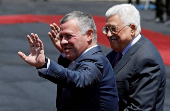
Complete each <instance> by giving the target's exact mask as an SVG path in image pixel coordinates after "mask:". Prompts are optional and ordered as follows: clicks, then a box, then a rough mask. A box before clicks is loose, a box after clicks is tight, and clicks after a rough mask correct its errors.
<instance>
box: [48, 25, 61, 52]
mask: <svg viewBox="0 0 170 111" xmlns="http://www.w3.org/2000/svg"><path fill="white" fill-rule="evenodd" d="M50 27H51V29H52V30H51V32H48V35H49V36H50V38H51V41H52V42H53V44H54V46H55V47H56V48H57V49H58V50H59V51H60V52H61V53H63V50H62V48H61V45H60V37H59V33H60V28H59V27H58V26H57V24H55V23H53V24H50Z"/></svg>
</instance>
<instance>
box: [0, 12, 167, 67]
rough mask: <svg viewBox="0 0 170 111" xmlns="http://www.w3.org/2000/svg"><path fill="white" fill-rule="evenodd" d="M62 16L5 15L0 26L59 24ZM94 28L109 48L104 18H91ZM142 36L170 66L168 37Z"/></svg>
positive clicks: (145, 33)
mask: <svg viewBox="0 0 170 111" xmlns="http://www.w3.org/2000/svg"><path fill="white" fill-rule="evenodd" d="M62 17H63V15H7V16H0V24H17V23H34V22H42V23H47V24H50V23H54V22H55V23H57V24H59V21H60V19H61V18H62ZM93 18H94V20H95V23H96V26H97V34H98V43H99V44H102V45H105V46H107V47H110V46H109V42H108V40H107V38H106V36H105V35H104V34H103V33H102V27H104V26H105V21H106V19H105V17H102V16H93ZM142 34H143V35H144V36H145V37H147V38H148V39H150V40H151V41H152V42H153V44H154V45H155V46H156V47H157V49H158V50H159V52H160V54H161V56H162V58H163V60H164V63H165V65H169V66H170V57H169V56H168V55H170V36H167V35H164V34H161V33H158V32H154V31H151V30H148V29H143V28H142Z"/></svg>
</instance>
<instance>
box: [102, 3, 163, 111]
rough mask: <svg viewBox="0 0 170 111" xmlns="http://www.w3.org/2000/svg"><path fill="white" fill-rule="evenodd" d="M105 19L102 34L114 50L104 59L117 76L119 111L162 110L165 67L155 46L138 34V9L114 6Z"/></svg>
mask: <svg viewBox="0 0 170 111" xmlns="http://www.w3.org/2000/svg"><path fill="white" fill-rule="evenodd" d="M106 17H107V21H106V26H105V27H104V28H103V33H104V34H106V36H107V38H108V40H109V42H110V46H111V48H112V49H113V50H112V51H111V52H110V53H109V54H108V55H107V58H108V59H109V61H110V63H111V64H112V66H113V69H114V73H115V75H116V82H117V88H118V94H119V100H120V101H119V110H120V111H163V107H164V98H165V84H166V76H165V66H164V63H163V60H162V57H161V55H160V53H159V52H158V50H157V49H156V47H155V46H154V45H153V44H152V42H151V41H150V40H149V39H147V38H145V37H144V35H142V34H141V33H140V32H141V26H140V14H139V12H138V10H137V9H136V8H135V7H134V6H133V5H131V4H120V5H115V6H113V7H111V8H110V9H108V11H107V12H106ZM119 55H121V56H119ZM120 58H121V59H120ZM118 59H119V62H117V61H118Z"/></svg>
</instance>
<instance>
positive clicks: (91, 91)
mask: <svg viewBox="0 0 170 111" xmlns="http://www.w3.org/2000/svg"><path fill="white" fill-rule="evenodd" d="M50 26H51V28H52V31H51V32H49V36H50V38H51V40H52V42H53V43H54V45H55V46H56V48H57V49H58V50H59V51H60V52H61V53H62V56H60V58H59V61H58V62H59V63H60V64H62V65H64V64H65V65H64V67H68V68H64V67H63V66H61V65H59V64H58V63H56V62H54V61H52V60H50V59H49V58H46V59H45V55H44V48H43V43H42V41H41V40H40V39H39V37H38V35H37V34H33V33H31V36H32V39H31V37H30V36H29V35H28V36H27V38H28V41H29V43H30V48H31V52H30V55H29V56H26V55H25V54H24V53H22V52H18V54H19V55H20V56H21V58H23V59H24V60H25V61H26V62H27V63H28V64H30V65H32V66H34V67H36V68H37V69H38V71H39V75H40V76H41V77H43V78H46V79H48V80H50V81H52V82H54V83H56V84H57V85H58V86H59V87H58V89H57V109H58V111H118V93H117V88H116V80H115V76H114V73H113V69H112V66H111V65H110V63H109V61H108V59H107V58H106V57H105V55H104V54H103V53H102V52H101V49H100V47H99V46H98V45H97V44H96V42H97V35H96V26H95V23H94V20H93V18H92V17H91V16H90V15H89V14H86V13H83V12H79V11H74V12H71V13H69V14H67V15H65V16H64V17H63V18H62V20H61V21H60V28H59V27H58V26H57V25H56V24H51V25H50ZM65 57H66V58H67V59H69V60H71V61H72V62H71V65H70V66H67V65H68V63H69V62H67V63H65V61H67V59H66V58H65Z"/></svg>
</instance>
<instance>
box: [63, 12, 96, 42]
mask: <svg viewBox="0 0 170 111" xmlns="http://www.w3.org/2000/svg"><path fill="white" fill-rule="evenodd" d="M71 19H75V20H76V22H77V24H78V27H79V29H80V31H81V33H82V34H86V33H87V31H88V30H89V29H93V31H94V34H93V39H94V41H95V42H97V34H96V32H97V29H96V25H95V23H94V20H93V18H92V17H91V16H90V15H89V14H87V13H84V12H80V11H73V12H71V13H68V14H66V15H65V16H64V17H63V18H62V19H61V21H60V24H63V23H65V22H66V21H68V20H71Z"/></svg>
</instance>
